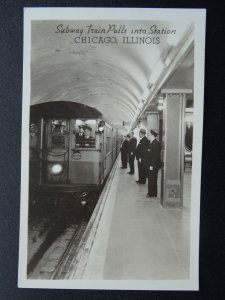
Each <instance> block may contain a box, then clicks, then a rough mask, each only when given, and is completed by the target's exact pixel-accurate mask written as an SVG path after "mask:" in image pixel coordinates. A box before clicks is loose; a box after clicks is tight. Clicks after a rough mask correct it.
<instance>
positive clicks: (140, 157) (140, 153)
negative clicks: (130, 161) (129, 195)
mask: <svg viewBox="0 0 225 300" xmlns="http://www.w3.org/2000/svg"><path fill="white" fill-rule="evenodd" d="M145 135H146V130H145V129H141V130H140V131H139V137H140V141H139V143H138V145H137V149H136V158H137V161H138V180H137V181H136V182H137V184H145V183H146V176H147V174H146V168H145V164H144V156H145V153H146V151H147V149H148V146H149V140H148V139H147V138H146V136H145Z"/></svg>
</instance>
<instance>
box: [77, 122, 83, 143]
mask: <svg viewBox="0 0 225 300" xmlns="http://www.w3.org/2000/svg"><path fill="white" fill-rule="evenodd" d="M78 128H79V132H77V133H76V140H77V141H80V140H83V139H84V127H83V126H82V125H79V126H78Z"/></svg>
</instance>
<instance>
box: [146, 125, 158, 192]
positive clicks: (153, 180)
mask: <svg viewBox="0 0 225 300" xmlns="http://www.w3.org/2000/svg"><path fill="white" fill-rule="evenodd" d="M157 135H158V132H156V131H154V130H150V136H149V139H150V145H149V149H148V150H149V151H147V153H148V159H149V163H148V170H147V173H148V194H147V197H157V179H158V171H159V168H160V167H161V159H160V153H161V146H160V143H159V141H158V140H157V139H156V137H157Z"/></svg>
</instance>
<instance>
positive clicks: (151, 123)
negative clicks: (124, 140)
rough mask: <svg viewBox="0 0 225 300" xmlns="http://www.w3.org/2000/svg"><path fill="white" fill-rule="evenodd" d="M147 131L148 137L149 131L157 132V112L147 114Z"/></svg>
mask: <svg viewBox="0 0 225 300" xmlns="http://www.w3.org/2000/svg"><path fill="white" fill-rule="evenodd" d="M147 129H148V130H147V131H148V135H149V131H150V129H153V130H155V131H157V132H159V114H158V112H147Z"/></svg>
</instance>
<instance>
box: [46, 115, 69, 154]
mask: <svg viewBox="0 0 225 300" xmlns="http://www.w3.org/2000/svg"><path fill="white" fill-rule="evenodd" d="M68 127H69V122H68V120H65V119H52V120H50V121H49V126H48V133H49V139H48V143H49V144H48V147H49V148H62V149H65V148H67V147H68V138H67V136H68V133H69V128H68Z"/></svg>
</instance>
